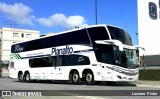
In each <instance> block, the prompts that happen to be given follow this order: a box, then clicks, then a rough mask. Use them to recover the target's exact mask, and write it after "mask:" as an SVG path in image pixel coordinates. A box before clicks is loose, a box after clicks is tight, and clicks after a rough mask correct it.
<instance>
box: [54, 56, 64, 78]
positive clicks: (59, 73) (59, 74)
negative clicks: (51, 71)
mask: <svg viewBox="0 0 160 99" xmlns="http://www.w3.org/2000/svg"><path fill="white" fill-rule="evenodd" d="M62 60H63V56H58V59H57V66H56V68H55V69H56V76H57V79H58V80H64V78H65V66H63V61H62Z"/></svg>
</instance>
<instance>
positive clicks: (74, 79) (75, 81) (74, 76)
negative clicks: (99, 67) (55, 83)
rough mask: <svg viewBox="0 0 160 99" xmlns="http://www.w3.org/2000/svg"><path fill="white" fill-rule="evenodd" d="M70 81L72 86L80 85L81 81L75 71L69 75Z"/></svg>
mask: <svg viewBox="0 0 160 99" xmlns="http://www.w3.org/2000/svg"><path fill="white" fill-rule="evenodd" d="M71 81H72V83H73V84H74V85H78V84H80V83H81V79H80V76H79V73H78V72H77V71H74V72H73V73H72V74H71Z"/></svg>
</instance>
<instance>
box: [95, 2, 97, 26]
mask: <svg viewBox="0 0 160 99" xmlns="http://www.w3.org/2000/svg"><path fill="white" fill-rule="evenodd" d="M95 17H96V25H97V0H95Z"/></svg>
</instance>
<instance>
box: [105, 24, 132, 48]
mask: <svg viewBox="0 0 160 99" xmlns="http://www.w3.org/2000/svg"><path fill="white" fill-rule="evenodd" d="M107 28H108V30H109V32H110V35H111V38H112V39H116V40H119V41H121V42H122V43H123V44H126V45H131V46H132V45H133V43H132V40H131V37H130V36H129V34H128V33H127V32H126V31H124V30H123V29H120V28H117V27H112V26H107Z"/></svg>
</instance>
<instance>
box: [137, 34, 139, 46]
mask: <svg viewBox="0 0 160 99" xmlns="http://www.w3.org/2000/svg"><path fill="white" fill-rule="evenodd" d="M136 38H137V45H139V40H138V33H136Z"/></svg>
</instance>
